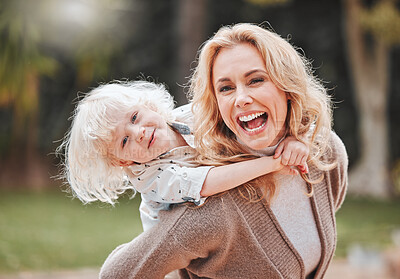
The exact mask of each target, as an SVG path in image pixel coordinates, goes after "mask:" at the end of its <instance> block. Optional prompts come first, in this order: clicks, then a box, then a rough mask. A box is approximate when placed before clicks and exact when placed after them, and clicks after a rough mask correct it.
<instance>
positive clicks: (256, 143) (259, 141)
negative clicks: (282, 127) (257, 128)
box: [240, 136, 272, 150]
mask: <svg viewBox="0 0 400 279" xmlns="http://www.w3.org/2000/svg"><path fill="white" fill-rule="evenodd" d="M240 141H241V143H242V144H244V145H246V146H247V147H249V148H251V149H253V150H262V149H265V148H267V147H268V146H270V145H271V144H272V140H269V139H268V138H267V137H257V138H249V137H248V136H241V137H240Z"/></svg>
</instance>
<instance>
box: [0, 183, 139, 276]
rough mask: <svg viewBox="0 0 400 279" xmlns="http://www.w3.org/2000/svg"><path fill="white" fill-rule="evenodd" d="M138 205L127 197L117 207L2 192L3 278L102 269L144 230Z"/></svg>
mask: <svg viewBox="0 0 400 279" xmlns="http://www.w3.org/2000/svg"><path fill="white" fill-rule="evenodd" d="M139 201H140V198H139V197H138V198H134V199H133V200H129V199H128V198H123V199H122V200H121V202H120V203H119V204H117V205H116V206H115V207H114V208H113V207H111V206H107V205H103V204H91V205H82V203H80V202H79V201H78V200H71V199H70V198H69V197H67V196H66V195H65V194H64V193H60V192H44V193H35V192H26V191H25V192H5V191H2V192H1V193H0V273H5V272H16V271H23V270H56V269H74V268H79V267H99V266H101V264H102V263H103V262H104V260H105V259H106V257H107V255H108V254H109V253H110V252H111V251H112V250H113V249H114V248H115V247H116V246H117V245H119V244H122V243H125V242H128V241H130V240H132V239H133V238H134V237H135V236H137V235H138V234H139V233H140V232H141V231H142V227H141V223H140V219H139V210H138V206H139ZM0 277H1V276H0Z"/></svg>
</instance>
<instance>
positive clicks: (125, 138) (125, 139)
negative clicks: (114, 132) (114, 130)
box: [122, 137, 129, 148]
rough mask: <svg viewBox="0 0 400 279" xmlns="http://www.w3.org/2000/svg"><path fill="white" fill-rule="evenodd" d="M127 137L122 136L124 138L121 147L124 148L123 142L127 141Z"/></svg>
mask: <svg viewBox="0 0 400 279" xmlns="http://www.w3.org/2000/svg"><path fill="white" fill-rule="evenodd" d="M128 138H129V137H124V139H123V140H122V148H124V146H125V144H126V143H127V142H128Z"/></svg>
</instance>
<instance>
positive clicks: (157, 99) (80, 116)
mask: <svg viewBox="0 0 400 279" xmlns="http://www.w3.org/2000/svg"><path fill="white" fill-rule="evenodd" d="M173 108H174V102H173V98H172V96H171V95H170V94H169V93H168V92H167V90H166V89H165V87H164V86H163V85H161V84H155V83H151V82H147V81H134V82H114V83H110V84H105V85H101V86H99V87H97V88H95V89H93V90H92V91H91V92H89V93H88V94H86V96H85V97H84V98H83V99H82V100H81V101H79V103H78V105H77V107H76V109H75V111H74V114H73V117H72V118H73V121H72V125H71V129H70V131H69V132H68V134H67V135H66V137H65V139H64V141H63V143H62V144H61V145H60V147H59V148H58V152H65V154H64V155H65V162H64V171H63V174H62V176H63V177H64V178H65V179H66V180H67V182H68V184H69V185H70V187H71V189H72V192H73V194H74V196H76V197H78V198H79V199H80V200H81V201H82V202H84V203H88V202H92V201H96V200H99V201H102V202H106V203H110V204H114V203H115V201H116V199H117V198H118V197H119V195H121V194H122V193H124V192H125V191H126V190H129V189H132V190H133V191H138V192H140V193H141V197H142V203H141V205H140V216H141V219H142V224H143V229H144V230H148V229H150V228H151V227H152V226H153V225H154V224H155V223H156V222H157V218H158V212H159V211H160V210H167V209H168V208H169V205H170V204H172V203H182V202H193V203H194V204H196V205H200V204H202V203H203V202H204V200H205V198H206V197H208V196H211V195H214V194H217V193H220V192H223V191H226V190H229V189H231V188H234V187H236V186H239V185H241V184H243V183H246V182H248V181H250V180H252V179H254V178H256V177H258V176H261V175H264V174H267V173H270V172H274V171H278V170H281V169H283V168H285V173H287V174H292V175H294V174H297V173H298V172H297V170H295V169H292V168H290V167H289V166H288V165H291V166H298V167H299V169H300V171H302V172H307V171H308V170H307V164H306V158H307V156H308V147H307V146H306V145H305V144H303V143H301V142H299V141H297V140H294V139H293V138H286V139H284V140H283V141H282V142H281V143H280V144H279V145H278V148H277V151H276V152H275V155H274V156H273V157H272V156H263V157H260V158H256V159H251V160H247V161H243V162H239V163H234V164H228V165H224V166H217V167H214V166H199V165H198V164H197V163H196V156H197V153H196V150H195V148H194V144H193V143H194V138H193V135H192V133H191V130H190V128H189V125H190V124H191V123H192V120H193V119H192V114H191V111H190V105H185V106H182V107H179V108H176V109H173ZM281 155H282V156H281ZM282 158H284V159H282Z"/></svg>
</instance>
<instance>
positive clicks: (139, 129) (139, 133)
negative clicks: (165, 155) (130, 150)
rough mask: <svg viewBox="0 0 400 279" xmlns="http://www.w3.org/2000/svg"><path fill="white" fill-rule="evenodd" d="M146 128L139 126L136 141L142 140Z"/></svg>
mask: <svg viewBox="0 0 400 279" xmlns="http://www.w3.org/2000/svg"><path fill="white" fill-rule="evenodd" d="M145 132H146V129H145V128H144V127H139V128H138V131H137V135H136V141H137V142H139V143H140V142H142V141H143V139H144V136H145Z"/></svg>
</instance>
